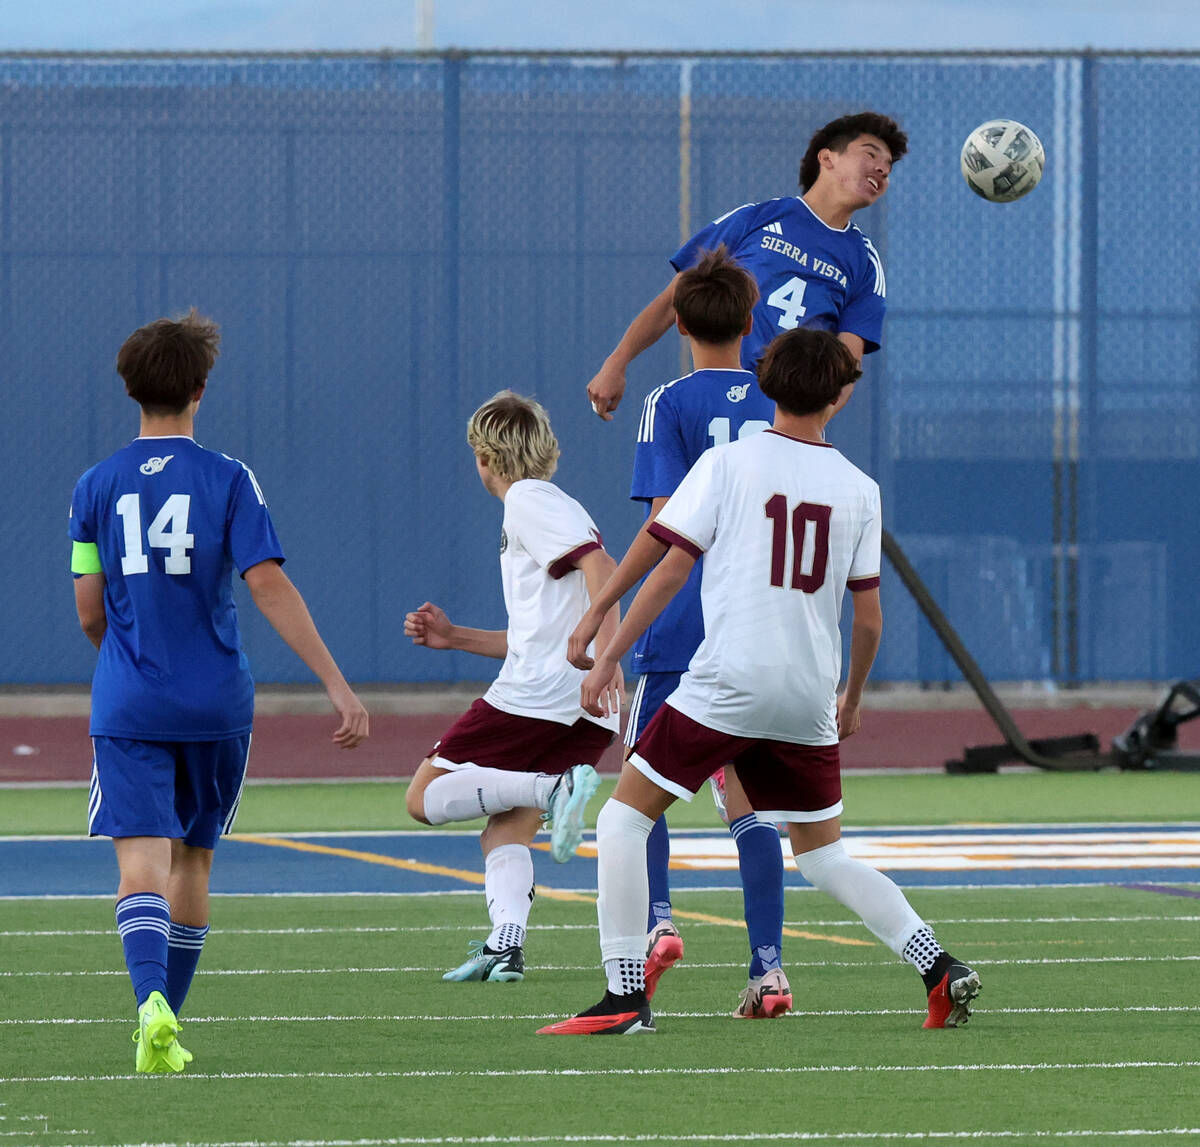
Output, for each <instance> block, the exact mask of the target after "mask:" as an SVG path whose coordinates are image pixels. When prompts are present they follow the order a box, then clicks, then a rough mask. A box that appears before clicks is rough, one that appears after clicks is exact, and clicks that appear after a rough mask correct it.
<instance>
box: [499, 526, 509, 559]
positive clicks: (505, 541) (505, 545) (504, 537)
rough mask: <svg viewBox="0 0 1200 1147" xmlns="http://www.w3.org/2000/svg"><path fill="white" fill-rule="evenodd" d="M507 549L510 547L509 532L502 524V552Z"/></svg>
mask: <svg viewBox="0 0 1200 1147" xmlns="http://www.w3.org/2000/svg"><path fill="white" fill-rule="evenodd" d="M506 549H508V534H506V533H505V532H504V527H503V526H501V527H500V552H501V553H504V551H505V550H506Z"/></svg>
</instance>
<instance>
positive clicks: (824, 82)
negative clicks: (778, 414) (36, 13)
mask: <svg viewBox="0 0 1200 1147" xmlns="http://www.w3.org/2000/svg"><path fill="white" fill-rule="evenodd" d="M1198 65H1200V58H1197V57H1192V56H1186V55H1185V56H1161V57H1147V56H1126V55H1106V54H1074V55H1061V54H1032V55H1022V56H998V55H995V56H992V55H951V54H945V55H932V54H926V55H857V56H856V55H823V56H777V57H772V56H757V57H745V56H688V57H683V56H652V55H647V56H634V55H630V56H622V57H596V56H566V55H547V56H511V55H503V54H448V55H441V56H420V55H413V56H396V55H387V56H384V55H380V56H366V55H328V56H320V55H314V56H174V57H145V56H143V57H137V56H134V57H122V56H54V55H46V56H39V55H28V56H9V57H0V301H2V305H3V316H4V317H3V322H0V348H2V357H0V362H3V365H4V368H5V371H6V379H5V381H6V384H7V385H6V387H5V391H6V395H7V412H8V413H7V414H6V416H5V417H4V419H3V422H2V423H0V426H2V430H0V446H2V449H0V482H2V489H3V495H0V499H2V501H0V504H2V505H3V507H4V509H3V523H2V524H3V532H4V537H5V541H6V546H5V552H6V555H7V556H6V558H5V561H4V573H3V575H2V579H3V581H2V584H3V589H4V593H3V595H2V597H0V618H2V622H0V630H2V632H3V635H4V639H5V641H4V648H5V651H6V656H5V657H4V661H3V674H2V677H0V680H3V681H6V682H10V683H13V682H16V683H22V682H62V681H83V680H86V679H87V678H88V676H89V673H90V667H91V664H92V656H93V655H92V653H91V650H90V647H89V646H88V645H87V643H86V641H84V640H83V639H82V637H80V636H79V634H78V631H77V629H76V627H75V622H74V617H73V610H72V605H71V595H70V588H69V584H68V582H69V578H68V575H67V573H66V561H67V550H68V547H67V541H66V507H67V499H68V496H69V493H70V490H71V486H72V484H73V483H74V481H75V479H76V477H77V476H78V475H79V473H81V472H82V471H83V470H84V469H85V468H86V467H87V466H88V465H90V464H91V463H93V462H94V461H97V460H99V459H100V458H101V457H103V456H105V455H107V454H108V453H109V452H111V451H112V450H113V449H115V448H117V447H118V446H119V445H120V444H121V443H123V442H124V441H125V440H127V439H128V438H129V437H131V436H132V435H133V434H134V433H135V432H136V408H135V407H134V406H133V405H132V404H131V403H130V402H129V400H128V399H127V398H125V397H124V395H123V392H122V389H121V385H120V382H119V380H118V379H117V377H116V375H115V373H114V371H113V366H112V364H113V359H114V356H115V353H116V350H117V347H118V346H119V345H120V343H121V341H122V340H123V338H124V337H125V336H126V335H127V334H128V333H129V332H130V331H131V330H132V329H133V328H134V327H136V326H138V325H140V324H141V323H143V322H145V321H148V320H149V319H151V318H154V317H156V316H158V315H159V314H163V313H171V312H176V311H179V310H182V309H184V308H186V307H188V306H191V305H196V306H197V307H199V308H200V309H201V310H202V311H204V312H205V313H208V314H211V315H212V316H214V317H215V318H216V319H217V320H218V321H219V322H220V323H221V325H222V327H223V331H224V345H223V353H222V357H221V360H220V362H219V364H218V367H217V369H216V371H215V372H214V374H213V378H212V385H211V386H210V392H209V395H208V397H207V398H206V401H205V404H204V406H203V408H202V410H201V415H200V421H199V425H198V431H197V437H198V439H199V440H200V441H201V442H202V443H204V444H206V445H211V446H214V447H216V448H219V449H221V450H223V451H225V452H226V453H229V454H233V455H235V456H237V457H240V458H242V459H244V460H245V461H246V462H247V463H248V464H249V465H251V466H252V467H254V469H255V471H256V473H257V475H258V478H259V480H260V481H261V483H262V485H263V486H264V488H265V490H266V493H267V497H268V499H269V501H270V502H271V505H272V510H273V513H274V516H275V518H276V523H277V525H278V527H279V530H280V533H281V536H282V538H283V541H284V545H285V548H286V549H287V551H288V553H289V555H290V561H289V566H288V568H289V570H290V571H291V572H292V574H293V577H294V579H295V580H296V581H297V583H298V584H299V585H300V586H301V588H302V590H303V591H304V593H305V594H306V596H307V597H308V599H309V601H310V604H311V605H312V606H313V610H314V613H315V615H316V617H317V619H318V623H319V624H320V626H321V628H322V630H323V632H324V633H325V635H326V636H327V638H328V640H329V643H330V645H331V647H332V648H333V649H334V651H335V653H336V654H337V655H338V656H339V658H340V659H341V660H342V662H343V664H344V666H345V667H346V669H347V672H348V673H349V674H350V675H351V676H352V677H354V678H355V679H357V680H376V681H429V680H451V679H479V678H483V677H486V676H488V675H489V672H490V670H491V668H492V667H491V666H488V665H486V664H483V663H480V662H477V661H475V660H474V659H472V658H469V657H467V656H466V655H461V654H454V655H441V656H438V655H434V654H430V653H429V652H428V651H426V650H420V649H414V648H412V647H410V646H409V644H408V643H407V642H406V641H405V639H404V638H403V636H402V632H401V624H402V615H403V613H404V611H405V609H407V608H411V607H413V606H414V605H415V604H419V603H420V602H422V601H424V600H426V599H432V600H434V601H437V602H439V603H440V604H442V605H444V606H445V607H446V609H447V610H448V611H449V612H450V613H451V615H452V616H455V617H457V618H460V619H461V620H462V621H464V622H467V623H472V624H480V625H484V626H489V627H494V626H499V625H501V624H502V603H501V599H500V594H499V577H498V570H497V564H496V550H497V544H496V543H497V539H498V533H499V522H500V507H499V504H498V503H496V502H495V501H494V499H491V498H489V496H488V495H486V494H485V493H484V491H483V490H482V489H481V488H480V487H479V485H478V482H477V480H476V477H475V473H474V468H473V466H472V464H471V456H470V453H469V451H468V449H467V447H466V445H465V442H464V439H463V428H464V424H465V420H466V417H467V415H468V414H469V413H470V411H471V410H473V409H474V408H475V406H476V405H478V403H479V402H480V401H482V400H483V399H484V398H486V397H488V396H489V395H490V394H492V393H493V392H494V391H496V390H498V389H500V388H501V387H504V386H511V387H512V388H513V389H515V390H518V391H522V392H525V393H533V394H536V395H537V396H538V397H539V398H540V399H541V400H542V401H543V402H544V403H545V404H546V405H547V406H548V408H549V409H550V412H551V415H552V417H553V418H554V421H555V425H556V429H557V431H558V434H559V437H560V440H561V442H562V445H563V449H564V457H563V462H562V465H561V468H560V471H559V481H560V482H561V483H562V485H563V486H564V487H565V488H566V489H567V490H569V491H570V492H572V493H574V494H575V495H576V496H578V497H580V499H581V500H582V501H583V502H584V503H585V504H586V505H587V506H588V508H589V509H590V510H591V512H592V514H593V516H594V517H595V518H596V519H597V521H598V522H599V523H600V525H601V528H602V529H603V531H604V533H605V536H606V538H607V540H608V542H609V547H610V548H611V549H612V550H614V551H616V552H618V554H619V553H620V552H623V547H624V545H625V544H626V543H627V542H628V540H629V539H630V537H631V536H632V534H633V532H634V530H635V529H636V526H637V525H638V523H639V521H640V510H638V509H637V508H635V507H634V506H633V504H631V503H630V502H628V500H627V495H628V481H629V473H630V465H631V460H632V453H633V435H634V428H635V425H636V411H637V405H638V403H639V402H640V397H641V395H642V394H643V393H645V391H646V390H647V389H649V388H650V387H652V386H654V385H657V384H658V383H661V382H663V381H665V380H667V379H669V378H672V377H675V376H676V375H678V374H679V373H680V347H679V345H678V340H676V339H675V338H674V337H673V336H672V337H668V339H665V340H663V342H662V343H660V344H659V345H658V346H656V347H655V348H654V349H653V350H652V351H650V352H648V353H647V354H645V355H643V356H642V358H641V359H639V360H638V361H637V363H636V364H635V366H634V367H633V368H632V369H631V371H630V393H629V395H628V397H627V399H626V402H625V405H624V406H623V407H622V408H621V411H620V412H619V414H618V418H617V421H616V422H615V423H612V424H601V423H600V422H599V421H598V420H596V419H595V417H594V416H593V415H592V414H591V412H590V410H589V408H588V406H587V402H586V399H585V396H584V386H585V383H586V382H587V380H588V379H589V378H590V377H591V375H592V374H593V373H594V372H595V370H596V369H597V368H598V367H599V365H600V363H601V362H602V361H603V358H604V356H605V355H606V353H607V352H608V351H609V350H610V349H611V347H612V345H613V344H614V343H615V342H616V340H617V338H618V336H619V335H620V333H621V332H622V330H623V329H624V327H625V325H626V324H627V323H628V322H629V320H630V319H631V318H632V317H633V316H634V314H636V313H637V311H638V310H640V308H641V307H642V305H643V304H644V303H645V302H647V301H648V300H649V299H650V298H651V297H652V295H654V294H655V293H657V292H658V291H659V290H661V288H662V287H663V285H664V284H665V283H666V281H667V279H668V278H669V276H670V273H671V270H670V268H669V266H668V265H667V262H666V256H667V255H668V254H669V253H670V252H672V251H673V250H674V249H675V247H676V246H677V245H678V242H679V240H680V239H681V237H683V236H684V235H686V234H688V233H690V232H691V231H693V230H694V229H696V228H698V227H699V226H700V225H701V224H703V223H704V222H706V221H707V220H708V219H710V218H712V217H714V216H716V215H718V214H721V213H723V212H725V211H727V210H729V209H730V208H732V207H734V206H737V205H738V204H740V203H745V202H748V201H752V200H757V199H764V198H769V197H771V196H775V195H786V194H792V193H794V192H795V190H796V187H795V184H796V171H797V167H798V163H799V158H800V153H801V152H802V150H803V148H804V145H805V143H806V141H807V139H808V136H809V135H810V134H811V132H812V131H813V130H814V129H815V128H816V127H817V126H819V125H820V124H822V123H824V122H826V121H827V120H829V119H831V118H832V117H833V116H835V115H838V114H841V113H843V112H846V111H852V110H860V109H862V108H865V107H871V108H875V109H878V110H881V111H885V112H887V113H888V114H890V115H893V116H894V117H896V118H897V119H898V120H899V121H900V122H901V124H902V126H903V127H904V128H905V129H906V130H907V132H908V133H909V136H910V153H909V155H908V156H907V157H906V158H905V159H904V161H903V162H902V163H901V164H900V165H899V166H898V167H897V169H896V173H895V176H894V178H893V184H892V190H891V191H890V192H889V194H888V196H887V198H886V199H885V200H884V201H883V202H882V203H881V204H880V205H879V206H877V207H875V208H872V209H871V210H869V211H867V212H864V213H862V214H861V215H860V216H859V222H860V225H861V226H862V228H863V230H864V231H866V232H867V233H868V234H869V235H871V237H872V238H873V240H874V241H875V244H876V246H877V247H878V248H879V249H880V251H881V252H882V255H883V258H884V261H885V263H886V266H887V271H888V288H889V291H888V295H889V316H888V320H887V325H886V328H885V336H884V342H885V346H884V349H883V350H882V351H881V352H880V353H879V354H877V355H875V356H873V360H872V361H871V365H870V367H869V370H868V375H867V380H866V382H865V384H864V385H862V386H860V387H859V388H858V391H857V393H856V395H855V397H854V400H853V402H852V403H851V404H850V407H849V408H848V409H847V411H846V412H845V413H843V414H842V415H841V416H839V419H838V420H837V422H835V423H834V424H833V426H832V427H831V437H832V439H833V440H834V441H835V443H836V444H837V445H839V446H841V447H842V448H843V450H844V451H845V452H846V453H847V454H849V455H850V456H851V457H852V458H853V459H854V460H855V461H856V462H858V463H859V464H860V465H862V466H864V468H866V469H867V470H868V471H869V472H871V473H872V474H873V475H875V476H876V477H877V478H878V479H879V480H880V482H881V485H882V486H883V490H884V500H885V507H886V511H887V516H888V523H889V526H890V527H891V529H892V530H893V532H894V533H895V535H896V537H897V538H898V540H899V541H900V542H901V543H902V544H903V545H904V546H905V547H906V549H907V550H908V552H909V554H910V556H911V558H912V559H913V561H914V563H915V564H916V566H917V568H918V569H919V570H920V571H921V572H922V574H923V575H924V576H925V577H926V579H927V580H928V582H929V584H930V586H931V588H932V589H933V591H934V593H935V595H936V596H937V597H938V598H939V600H940V601H941V602H942V604H943V605H944V606H945V608H946V610H947V612H948V614H949V616H950V618H951V620H952V621H953V622H954V623H955V624H956V626H957V627H958V628H959V630H960V632H961V633H962V635H963V637H964V640H965V641H966V643H967V645H968V646H969V647H970V648H971V649H972V651H973V652H974V653H975V655H976V657H977V658H978V660H979V662H980V663H981V665H982V666H983V668H984V670H985V671H986V672H987V673H989V674H990V675H991V676H993V677H996V678H1007V679H1053V680H1057V681H1060V682H1067V683H1069V682H1075V681H1088V680H1119V679H1152V678H1167V677H1174V676H1191V675H1194V674H1195V672H1196V671H1197V661H1196V658H1197V654H1196V650H1197V649H1198V648H1200V610H1198V609H1197V608H1196V606H1195V605H1194V601H1193V598H1192V592H1191V591H1192V585H1193V581H1194V577H1195V574H1194V571H1195V570H1196V569H1197V568H1198V567H1200V530H1198V528H1197V512H1196V510H1195V508H1194V505H1193V499H1194V495H1195V491H1196V490H1197V488H1198V487H1200V464H1198V456H1200V384H1198V382H1197V373H1198V365H1197V355H1198V348H1197V336H1198V331H1200V327H1198V324H1197V310H1198V306H1200V283H1198V281H1197V278H1198V276H1197V273H1196V270H1195V266H1196V262H1197V251H1198V250H1200V211H1198V210H1197V208H1196V207H1195V193H1194V190H1193V187H1194V181H1195V172H1196V170H1197V169H1198V168H1200V162H1198V156H1197V151H1198V150H1200V142H1198V141H1200V130H1197V128H1198V126H1200V125H1198V124H1197V120H1200V66H1198ZM997 116H1006V117H1011V118H1015V119H1019V120H1022V121H1024V122H1026V123H1028V124H1030V125H1031V126H1032V127H1033V128H1034V129H1035V130H1036V131H1037V132H1038V134H1039V135H1040V136H1041V138H1042V140H1043V141H1044V143H1045V144H1046V148H1047V154H1048V166H1047V170H1046V175H1045V178H1044V180H1043V183H1042V186H1040V187H1039V188H1038V189H1037V190H1036V191H1035V192H1034V193H1033V194H1032V195H1031V196H1029V197H1028V198H1027V199H1024V200H1021V201H1020V202H1018V203H1015V204H1009V205H1003V206H998V205H993V204H989V203H985V202H983V201H981V200H979V199H978V198H976V197H975V196H974V195H972V194H971V193H970V192H969V191H968V190H967V188H966V187H965V185H964V184H963V183H962V180H961V178H960V177H959V174H958V151H959V147H960V145H961V143H962V140H963V139H964V138H965V136H966V134H967V132H968V131H969V130H970V129H971V128H972V127H973V126H975V124H976V123H978V122H980V121H982V120H985V119H990V118H994V117H997ZM884 572H885V590H884V595H885V615H886V618H887V633H886V637H885V641H884V649H883V652H882V655H881V658H880V662H879V664H878V668H877V672H876V674H875V675H876V677H877V678H882V679H892V680H929V681H939V680H943V679H948V678H954V677H955V676H956V672H955V671H954V669H953V668H952V666H951V663H950V661H949V659H948V658H947V657H946V656H945V654H944V653H943V652H942V651H941V649H940V647H939V646H938V645H937V643H936V640H935V639H934V638H933V636H932V634H931V632H930V631H929V630H928V629H927V628H926V627H925V626H924V623H923V621H921V620H920V619H919V618H918V616H917V614H916V612H915V608H914V606H913V605H912V603H911V602H910V601H909V600H908V599H907V596H906V595H905V593H904V591H903V589H902V588H901V587H899V585H898V584H897V583H896V581H895V579H894V578H890V579H889V578H888V577H887V571H886V570H885V571H884ZM243 621H244V624H245V628H246V630H247V635H248V644H249V646H250V649H251V655H252V660H253V662H254V664H255V668H256V671H257V675H258V677H259V678H260V679H261V680H275V681H287V680H297V679H303V678H304V676H305V672H304V670H303V667H302V666H300V665H299V663H298V662H296V661H295V659H294V658H293V657H292V656H291V655H290V654H289V653H288V652H287V651H286V650H285V649H284V648H283V646H282V645H281V644H280V643H279V642H278V641H277V639H276V638H275V637H274V636H273V635H272V634H271V633H270V632H269V631H268V630H267V629H266V627H265V626H264V625H263V624H262V622H261V621H260V620H259V619H258V618H257V617H256V616H255V611H254V610H253V609H250V610H244V611H243Z"/></svg>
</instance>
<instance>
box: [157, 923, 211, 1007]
mask: <svg viewBox="0 0 1200 1147" xmlns="http://www.w3.org/2000/svg"><path fill="white" fill-rule="evenodd" d="M207 935H208V925H207V924H205V925H204V927H203V928H193V927H192V926H191V925H190V924H177V923H176V922H175V921H174V920H172V921H171V932H170V936H169V938H168V940H167V992H166V996H167V1003H169V1004H170V1005H171V1011H173V1012H174V1013H175V1014H176V1015H179V1013H180V1012H181V1011H182V1010H183V1001H184V1000H186V999H187V994H188V989H189V988H191V986H192V977H193V976H194V975H195V974H196V965H197V964H198V963H199V962H200V953H201V951H202V950H203V949H204V938H205V937H206V936H207Z"/></svg>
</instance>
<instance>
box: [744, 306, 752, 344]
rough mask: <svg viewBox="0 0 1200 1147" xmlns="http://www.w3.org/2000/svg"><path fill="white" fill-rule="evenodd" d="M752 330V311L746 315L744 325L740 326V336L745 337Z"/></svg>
mask: <svg viewBox="0 0 1200 1147" xmlns="http://www.w3.org/2000/svg"><path fill="white" fill-rule="evenodd" d="M752 330H754V312H753V311H751V312H750V314H748V315H747V316H746V325H745V326H744V327H743V328H742V338H746V337H747V336H748V335H749V334H750V332H751V331H752Z"/></svg>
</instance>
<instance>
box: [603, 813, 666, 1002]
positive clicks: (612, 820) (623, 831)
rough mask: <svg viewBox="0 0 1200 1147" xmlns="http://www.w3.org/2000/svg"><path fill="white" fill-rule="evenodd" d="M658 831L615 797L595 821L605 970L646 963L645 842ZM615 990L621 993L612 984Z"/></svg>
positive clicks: (647, 898)
mask: <svg viewBox="0 0 1200 1147" xmlns="http://www.w3.org/2000/svg"><path fill="white" fill-rule="evenodd" d="M653 827H654V821H652V820H651V819H650V818H649V817H648V816H643V815H642V814H641V813H640V812H638V811H637V809H634V808H630V807H629V805H627V804H622V803H621V802H620V801H618V800H613V799H611V798H610V799H609V800H608V801H606V802H605V805H604V807H603V808H602V809H601V810H600V815H599V816H598V817H597V818H596V852H597V854H598V858H599V869H598V873H597V888H598V891H599V896H598V897H597V899H596V916H597V918H598V919H599V922H600V958H601V959H602V960H603V961H604V966H605V968H606V969H607V968H608V967H609V963H608V962H609V961H610V960H612V961H616V960H622V959H632V960H640V961H643V962H644V961H645V959H646V915H647V913H648V911H649V905H650V882H649V879H648V877H647V875H646V838H647V837H648V836H649V835H650V830H651V829H652V828H653ZM610 990H613V991H615V990H618V989H614V988H612V987H611V985H610ZM626 990H628V989H626Z"/></svg>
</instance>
